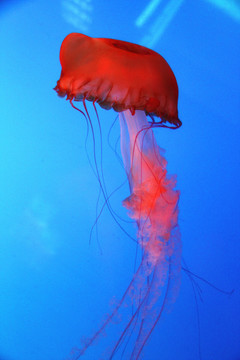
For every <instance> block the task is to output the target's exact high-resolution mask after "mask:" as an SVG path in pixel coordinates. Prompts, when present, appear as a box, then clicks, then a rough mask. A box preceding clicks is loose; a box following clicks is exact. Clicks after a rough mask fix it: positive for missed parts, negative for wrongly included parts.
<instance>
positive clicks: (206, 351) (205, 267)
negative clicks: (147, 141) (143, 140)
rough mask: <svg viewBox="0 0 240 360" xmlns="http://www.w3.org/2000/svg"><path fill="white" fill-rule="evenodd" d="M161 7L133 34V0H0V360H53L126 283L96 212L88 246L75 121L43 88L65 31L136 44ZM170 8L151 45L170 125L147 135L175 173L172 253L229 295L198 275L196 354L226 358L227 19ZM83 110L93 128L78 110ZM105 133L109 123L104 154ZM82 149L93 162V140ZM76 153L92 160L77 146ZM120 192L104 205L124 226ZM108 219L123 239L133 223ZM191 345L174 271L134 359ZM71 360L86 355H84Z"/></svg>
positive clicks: (235, 186)
mask: <svg viewBox="0 0 240 360" xmlns="http://www.w3.org/2000/svg"><path fill="white" fill-rule="evenodd" d="M171 2H172V1H170V0H169V1H167V0H165V1H161V2H159V6H157V7H156V9H155V12H154V13H152V14H151V16H149V17H148V18H147V19H146V21H145V22H144V24H143V25H142V26H141V27H137V26H136V25H135V23H136V20H137V18H138V17H139V16H140V14H141V13H142V12H143V11H144V9H145V8H146V7H147V5H148V2H147V1H143V0H141V1H138V2H132V5H129V4H131V2H129V1H128V0H121V1H118V2H116V1H107V0H105V1H96V0H92V1H90V0H89V1H87V0H85V1H80V0H79V1H78V2H77V1H75V5H74V6H75V8H74V9H75V10H71V9H73V7H72V3H73V1H70V0H69V1H67V0H65V1H64V2H61V1H56V0H52V1H46V0H41V1H37V0H35V1H33V0H32V1H29V0H28V1H24V0H22V1H19V2H17V1H5V2H4V1H3V2H2V3H1V5H0V44H1V45H0V360H64V359H66V358H67V356H68V354H69V352H70V350H71V348H72V347H74V346H78V345H79V343H80V339H81V337H82V336H89V335H91V334H92V333H93V332H94V330H96V329H97V327H98V325H100V324H101V322H102V320H103V319H104V316H105V314H106V313H108V312H109V311H110V310H109V309H110V307H111V305H110V303H111V301H112V299H113V297H115V298H116V299H119V298H120V297H121V295H122V294H123V292H124V291H125V289H126V287H127V285H128V284H129V282H130V279H131V277H132V275H133V268H134V257H135V250H136V248H135V244H134V242H132V241H131V240H130V239H129V238H128V237H127V236H126V235H125V234H124V233H123V232H122V231H121V230H120V229H119V227H118V226H117V224H116V223H115V222H114V220H113V218H112V216H111V215H110V214H109V212H108V211H107V209H105V210H104V211H103V214H102V216H101V218H100V219H99V222H98V238H97V236H96V231H93V236H92V239H91V242H90V244H89V239H90V231H91V227H92V225H93V223H94V221H95V219H96V204H97V198H98V184H97V181H96V178H95V176H94V174H93V172H92V169H91V166H90V165H89V161H88V158H87V155H86V150H85V138H86V123H85V119H84V118H83V116H81V115H80V113H78V112H77V111H74V110H73V109H72V108H71V106H70V104H69V103H68V102H66V101H65V100H63V99H61V98H59V97H57V95H56V93H55V92H54V91H53V90H52V89H53V87H54V86H55V85H56V81H57V80H58V78H59V76H60V70H61V68H60V63H59V49H60V45H61V42H62V40H63V39H64V37H65V36H66V35H67V34H68V33H70V32H74V31H82V30H81V29H87V35H90V36H95V37H110V38H116V39H121V40H126V41H130V42H136V43H141V42H142V41H143V39H147V38H149V36H150V35H151V31H153V30H152V29H153V26H154V24H157V20H158V19H159V18H160V16H162V14H164V11H167V10H166V9H169V8H170V4H171ZM214 3H215V4H214ZM219 3H220V2H219ZM232 3H235V4H237V2H233V1H232ZM64 9H68V13H67V14H66V13H64V11H65V10H64ZM164 9H165V10H164ZM170 10H171V9H170ZM170 10H169V11H170ZM71 11H73V13H72V15H73V17H72V19H73V20H72V21H71V16H70V15H71ZM79 13H81V14H82V17H81V19H79V18H78V14H79ZM84 14H85V15H86V14H87V15H86V16H87V17H86V16H83V15H84ZM170 14H171V13H168V16H169V19H170V20H169V21H168V22H167V26H165V28H164V31H161V32H159V35H158V36H157V37H156V39H155V40H154V44H153V45H152V47H153V49H154V50H156V51H158V52H159V53H160V54H162V55H163V56H164V57H165V58H166V60H167V61H168V62H169V64H170V66H171V67H172V69H173V71H174V73H175V75H176V78H177V80H178V84H179V116H180V119H181V120H182V122H183V126H182V127H181V128H180V129H179V130H176V131H172V130H168V129H156V131H155V135H156V138H157V141H158V144H159V145H160V146H161V147H162V148H164V149H166V158H167V160H168V171H169V172H170V173H171V174H174V173H176V174H177V176H178V188H179V189H180V191H181V198H180V205H179V206H180V219H179V223H180V228H181V234H182V242H183V257H184V259H185V260H186V262H187V264H188V266H189V268H190V269H191V270H192V271H193V272H194V273H196V274H197V275H199V276H202V277H203V278H205V279H206V280H208V281H210V282H211V283H213V284H214V285H216V286H217V287H219V288H222V289H225V290H231V289H233V288H234V289H235V292H234V294H233V295H232V296H227V295H223V294H221V293H220V292H218V291H216V290H214V289H212V288H211V287H210V286H208V285H206V284H204V283H203V282H201V281H198V284H199V286H201V289H202V298H203V302H201V301H199V300H198V311H199V317H200V332H201V336H200V347H201V352H202V360H210V359H211V360H212V359H213V360H239V359H240V342H239V334H240V321H239V319H240V308H239V304H240V293H239V276H240V265H239V263H240V261H239V258H240V211H239V208H240V185H239V183H240V181H239V176H240V127H239V120H240V102H239V90H240V85H239V84H240V81H239V80H240V67H239V58H240V48H239V43H240V41H239V40H240V29H239V22H238V21H237V20H236V19H235V18H233V17H232V16H230V15H229V12H225V11H224V9H223V8H222V7H221V8H220V6H217V1H215V2H213V1H212V2H211V3H210V2H209V1H203V0H202V1H201V0H196V1H192V2H191V1H182V2H181V6H179V7H178V9H177V11H175V12H174V16H170ZM76 17H77V19H76ZM90 18H91V20H89V19H90ZM84 19H85V20H84ZM86 19H87V20H86ZM155 35H156V33H155ZM150 37H151V36H150ZM144 41H145V40H144ZM145 45H146V46H147V45H148V44H147V43H145ZM88 108H89V110H90V115H91V117H92V119H93V122H94V125H95V127H96V116H95V114H94V111H93V109H92V106H91V104H88ZM98 112H99V116H100V120H101V124H102V131H103V142H104V145H103V170H104V175H105V182H106V186H107V189H108V193H111V191H113V190H114V189H115V188H117V187H118V186H119V185H120V184H121V183H122V182H124V181H125V179H126V177H125V174H124V171H123V168H122V166H121V164H120V163H119V161H118V159H117V157H116V156H115V154H114V152H112V151H111V150H110V147H109V145H108V142H107V137H108V132H109V129H110V126H111V124H112V123H113V122H114V120H115V118H116V113H115V112H114V111H104V110H102V109H100V108H99V107H98ZM96 131H97V130H96ZM118 138H119V124H118V123H117V122H116V125H115V126H114V128H113V131H112V132H111V134H110V141H111V144H113V146H115V143H116V142H117V141H118ZM96 145H97V148H98V161H100V157H99V147H100V144H99V141H97V142H96ZM118 145H119V143H117V149H118V151H119V146H118ZM87 147H88V153H89V156H90V157H91V159H92V142H91V140H90V139H89V141H88V145H87ZM128 195H129V189H128V186H127V184H126V183H125V185H124V186H123V187H122V188H121V189H120V190H119V191H117V192H116V193H115V194H114V195H113V197H112V199H111V204H112V206H113V208H114V210H115V211H116V212H117V213H118V214H119V215H120V216H122V217H124V218H125V219H128V218H127V214H126V211H125V209H124V208H123V207H122V200H123V199H125V198H126V197H127V196H128ZM122 224H123V226H124V227H125V229H126V230H127V231H128V232H129V233H130V234H131V235H132V236H135V234H136V226H134V225H133V224H129V223H122ZM113 328H114V326H113ZM104 341H105V343H106V339H104ZM198 346H199V337H198V326H197V309H196V302H195V298H194V293H193V291H192V285H191V282H190V281H189V278H188V277H187V276H186V274H185V273H183V274H182V285H181V291H180V294H179V297H178V299H177V301H176V303H175V304H174V306H173V309H172V311H171V312H170V313H169V314H168V313H165V314H164V315H163V317H162V318H161V321H160V322H159V323H158V325H157V327H156V329H155V331H154V333H153V335H152V337H151V339H150V340H149V342H148V343H147V345H146V348H145V350H144V353H143V356H142V359H144V360H173V359H177V360H199V351H198ZM84 359H87V360H99V359H98V358H96V357H95V356H94V348H93V350H92V352H91V351H90V353H89V354H88V353H87V354H86V357H84ZM116 359H117V357H116ZM124 360H128V359H124Z"/></svg>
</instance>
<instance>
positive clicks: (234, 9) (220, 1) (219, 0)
mask: <svg viewBox="0 0 240 360" xmlns="http://www.w3.org/2000/svg"><path fill="white" fill-rule="evenodd" d="M208 2H210V3H212V4H213V5H215V6H217V7H219V8H221V9H222V10H223V11H224V12H225V13H226V14H228V15H229V16H231V17H232V18H234V19H235V20H237V21H240V3H239V2H237V1H236V0H208Z"/></svg>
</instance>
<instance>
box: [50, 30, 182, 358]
mask: <svg viewBox="0 0 240 360" xmlns="http://www.w3.org/2000/svg"><path fill="white" fill-rule="evenodd" d="M60 63H61V66H62V71H61V76H60V79H59V80H58V82H57V86H56V87H55V90H56V92H57V94H58V95H59V96H61V97H66V99H67V100H69V101H70V104H71V105H72V107H73V108H75V109H77V110H79V111H80V112H82V111H81V110H80V109H79V108H78V107H76V105H75V104H74V103H73V101H75V102H77V101H78V102H83V105H84V109H85V113H86V115H85V116H86V117H87V119H88V121H89V123H90V126H91V127H92V123H91V118H90V116H89V114H88V111H87V107H86V100H88V101H90V102H92V103H93V106H94V108H95V109H96V106H95V104H96V103H97V104H99V105H100V106H101V107H102V108H103V109H107V110H108V109H114V110H115V111H116V112H118V113H119V122H120V135H121V153H122V160H123V164H124V168H125V172H126V175H127V179H128V183H129V189H130V194H129V196H128V197H127V198H126V199H125V200H124V201H123V205H124V206H125V207H126V208H127V211H128V214H129V216H130V217H131V218H132V219H133V220H134V221H135V222H136V224H137V234H136V239H137V244H138V246H139V248H140V249H141V259H140V261H139V264H138V267H137V268H136V270H135V273H134V275H133V278H132V280H131V282H130V284H129V285H128V287H127V289H126V291H125V292H124V294H123V296H122V298H121V299H120V301H119V302H118V303H117V305H116V306H115V308H114V309H113V311H112V312H111V313H110V314H109V315H108V316H107V318H106V320H105V321H104V322H103V324H102V326H101V327H100V328H99V329H98V330H97V331H96V332H95V334H94V335H93V336H92V337H90V338H89V339H88V340H87V341H85V343H84V344H83V345H82V346H81V347H80V348H79V349H77V350H76V352H75V353H74V359H79V358H82V357H83V356H84V354H85V353H86V352H87V350H88V348H89V347H91V346H93V345H94V342H95V341H96V340H97V339H98V338H99V337H100V336H101V334H102V333H103V332H104V330H105V329H106V328H107V327H108V326H109V325H110V324H111V323H112V321H113V319H114V317H116V316H117V314H118V313H119V311H120V310H121V308H122V307H123V306H124V304H128V306H130V307H131V311H129V317H128V318H127V319H126V320H125V322H124V324H123V326H122V329H121V330H120V333H119V334H118V338H117V339H116V340H115V342H114V343H113V344H112V347H111V349H110V350H109V352H108V354H107V355H106V354H105V356H104V359H114V358H116V357H117V356H118V354H119V350H120V349H122V350H121V351H122V355H121V356H123V354H124V356H123V357H121V358H128V359H130V360H137V359H140V358H141V357H142V355H143V350H144V347H145V345H146V343H147V341H148V339H149V337H150V336H151V334H152V332H153V330H154V329H155V327H156V325H157V323H158V322H159V320H160V318H161V315H162V313H163V311H166V310H167V309H169V308H170V306H171V304H172V303H173V302H174V301H175V299H176V297H177V294H178V291H179V287H180V272H181V271H180V270H181V237H180V231H179V225H178V213H179V209H178V202H179V195H180V193H179V191H178V190H176V176H174V175H169V174H168V173H167V161H166V159H165V157H164V150H163V149H161V148H160V147H159V146H158V144H157V142H156V139H155V136H154V128H158V127H168V128H172V129H177V128H179V127H180V126H181V124H182V123H181V121H180V120H179V118H178V107H177V105H178V85H177V81H176V79H175V76H174V74H173V71H172V70H171V68H170V66H169V65H168V63H167V62H166V61H165V60H164V58H163V57H162V56H161V55H159V54H158V53H156V52H155V51H153V50H150V49H148V48H146V47H143V46H140V45H137V44H133V43H129V42H125V41H120V40H113V39H104V38H92V37H89V36H86V35H83V34H78V33H72V34H69V35H68V36H67V37H66V38H65V39H64V40H63V42H62V45H61V50H60ZM83 113H84V112H83ZM98 179H99V182H100V187H101V189H102V191H103V192H104V186H103V185H102V184H101V181H100V178H99V177H98ZM105 196H106V198H105V200H106V202H107V201H108V198H107V195H105ZM129 304H130V305H129Z"/></svg>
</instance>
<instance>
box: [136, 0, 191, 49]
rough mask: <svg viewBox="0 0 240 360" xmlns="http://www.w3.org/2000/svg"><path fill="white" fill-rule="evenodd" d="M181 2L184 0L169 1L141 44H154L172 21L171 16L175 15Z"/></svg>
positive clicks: (150, 45)
mask: <svg viewBox="0 0 240 360" xmlns="http://www.w3.org/2000/svg"><path fill="white" fill-rule="evenodd" d="M183 2H184V0H171V1H169V2H168V3H167V5H166V6H165V7H164V9H163V11H162V12H161V14H160V15H159V16H158V17H157V19H156V21H155V22H154V23H153V25H152V26H151V28H150V31H149V32H148V34H147V35H146V36H144V37H143V39H142V40H141V41H140V44H141V45H143V46H148V47H154V45H155V44H156V43H157V41H158V40H159V38H160V37H161V36H162V34H163V33H164V31H165V30H166V28H167V26H168V25H169V24H170V22H171V21H172V19H173V17H174V16H175V15H176V13H177V11H178V9H179V8H180V6H181V5H182V3H183Z"/></svg>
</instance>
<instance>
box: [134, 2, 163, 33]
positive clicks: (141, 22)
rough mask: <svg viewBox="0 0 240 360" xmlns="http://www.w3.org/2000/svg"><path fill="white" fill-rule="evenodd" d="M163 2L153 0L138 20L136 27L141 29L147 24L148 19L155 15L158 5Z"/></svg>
mask: <svg viewBox="0 0 240 360" xmlns="http://www.w3.org/2000/svg"><path fill="white" fill-rule="evenodd" d="M161 2H162V0H152V1H151V2H150V3H149V4H148V5H147V6H146V7H145V9H144V10H143V12H142V13H141V14H140V15H139V17H138V18H137V20H136V22H135V25H136V26H137V27H141V26H143V25H144V24H145V22H146V21H147V20H148V18H149V17H150V16H151V15H152V14H153V12H154V11H155V10H156V8H157V7H158V5H159V4H160V3H161Z"/></svg>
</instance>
